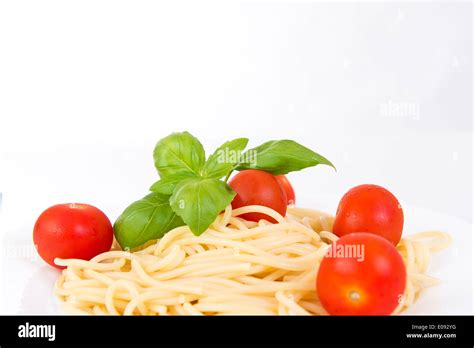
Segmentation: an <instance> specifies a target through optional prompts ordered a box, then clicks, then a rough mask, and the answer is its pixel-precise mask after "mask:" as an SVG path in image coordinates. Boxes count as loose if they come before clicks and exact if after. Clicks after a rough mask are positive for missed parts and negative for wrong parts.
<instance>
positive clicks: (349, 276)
mask: <svg viewBox="0 0 474 348" xmlns="http://www.w3.org/2000/svg"><path fill="white" fill-rule="evenodd" d="M357 248H359V250H362V251H363V253H362V254H363V261H360V259H361V258H359V257H357V256H355V257H354V256H352V257H349V256H350V254H349V251H348V250H349V249H352V250H357ZM330 250H331V251H330V252H328V253H327V254H326V255H325V257H324V258H323V260H322V262H321V264H320V267H319V270H318V275H317V279H316V289H317V293H318V297H319V299H320V301H321V304H322V305H323V307H324V308H325V309H326V310H327V312H328V313H329V314H331V315H389V314H391V313H393V311H394V310H395V308H396V307H397V305H398V303H399V301H400V300H401V299H402V296H403V294H404V291H405V286H406V268H405V265H404V263H403V259H402V257H401V256H400V254H399V253H398V251H397V249H396V248H395V247H394V246H393V244H391V243H390V242H389V241H387V240H386V239H384V238H382V237H380V236H377V235H375V234H372V233H352V234H348V235H345V236H344V237H342V238H340V239H339V240H338V241H337V242H335V243H333V245H332V246H331V249H330ZM338 250H345V251H346V254H345V255H344V256H345V257H340V256H338V254H337V253H338ZM354 254H357V253H354V252H353V255H354Z"/></svg>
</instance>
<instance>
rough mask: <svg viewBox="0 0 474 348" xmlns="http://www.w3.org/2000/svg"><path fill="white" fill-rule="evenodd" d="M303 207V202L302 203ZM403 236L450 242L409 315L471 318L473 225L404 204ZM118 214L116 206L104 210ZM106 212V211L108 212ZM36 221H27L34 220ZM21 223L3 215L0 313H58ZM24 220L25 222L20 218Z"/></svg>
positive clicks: (326, 206)
mask: <svg viewBox="0 0 474 348" xmlns="http://www.w3.org/2000/svg"><path fill="white" fill-rule="evenodd" d="M300 202H302V204H301V206H306V207H313V208H315V209H319V210H324V211H328V212H334V211H335V209H336V206H337V199H335V198H332V197H318V199H317V202H315V199H314V198H309V197H307V198H306V199H304V197H303V198H302V199H300ZM303 203H304V204H303ZM403 206H404V213H405V232H404V234H405V235H408V234H412V233H415V232H419V231H424V230H429V229H439V230H443V231H447V232H449V233H450V234H451V236H452V237H453V244H452V245H451V247H450V248H449V249H447V250H443V251H441V252H439V253H437V254H435V255H433V256H432V260H431V264H430V267H429V269H428V273H429V274H430V275H432V276H434V277H437V278H439V279H440V280H441V284H440V285H438V286H436V287H433V288H430V289H428V290H426V291H425V292H424V293H423V294H422V296H421V298H420V299H419V300H418V301H417V302H416V303H415V305H414V306H413V307H412V308H410V309H409V310H408V311H407V312H406V313H407V314H448V315H449V314H473V312H474V311H473V291H472V288H473V284H472V282H473V272H472V271H473V270H472V267H473V266H472V264H473V260H472V250H473V240H472V225H471V224H470V223H468V222H466V221H464V220H461V219H458V218H456V217H452V216H446V215H442V214H438V213H435V212H432V211H428V210H425V209H422V208H417V207H413V206H409V205H406V204H403ZM102 208H104V210H105V211H119V210H117V207H115V206H112V205H111V206H110V207H102ZM107 208H110V209H107ZM35 218H36V217H31V218H30V219H27V220H28V221H34V219H35ZM11 221H19V220H18V219H14V218H12V217H10V218H9V217H8V216H2V220H1V222H2V225H1V228H2V231H5V232H6V233H5V234H4V237H3V241H2V253H1V258H0V260H1V262H0V269H1V273H0V277H1V278H0V279H1V283H0V284H1V285H0V314H46V315H54V314H62V312H61V311H60V309H59V304H58V302H57V300H56V299H55V298H54V296H53V294H52V291H53V284H54V281H55V280H56V278H57V276H58V275H59V271H57V270H55V269H53V268H52V267H50V266H48V265H47V264H45V263H44V262H43V261H42V260H41V259H39V257H38V256H37V255H36V252H35V250H34V248H33V243H32V240H31V230H32V225H30V224H28V225H19V224H16V225H15V224H13V223H11ZM23 221H25V220H24V219H23Z"/></svg>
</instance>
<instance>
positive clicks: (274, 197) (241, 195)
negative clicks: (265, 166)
mask: <svg viewBox="0 0 474 348" xmlns="http://www.w3.org/2000/svg"><path fill="white" fill-rule="evenodd" d="M229 186H230V187H232V189H233V190H234V191H235V192H236V193H237V195H236V196H235V198H234V200H233V201H232V208H233V209H237V208H240V207H244V206H247V205H263V206H265V207H269V208H272V209H273V210H275V211H277V212H278V213H280V215H282V216H285V215H286V208H287V202H288V199H287V197H286V193H285V191H284V190H283V188H282V187H281V186H280V184H279V183H278V181H277V179H276V178H275V176H274V175H272V174H270V173H267V172H264V171H262V170H256V169H249V170H243V171H241V172H239V173H237V174H236V175H235V176H234V177H233V178H232V179H231V180H230V181H229ZM240 217H242V218H244V219H246V220H249V221H256V222H258V221H260V220H261V219H265V220H267V221H270V222H273V223H275V222H276V221H275V219H273V218H272V217H270V216H268V215H266V214H261V213H248V214H243V215H241V216H240Z"/></svg>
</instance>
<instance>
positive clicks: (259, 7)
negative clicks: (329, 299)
mask: <svg viewBox="0 0 474 348" xmlns="http://www.w3.org/2000/svg"><path fill="white" fill-rule="evenodd" d="M471 83H472V4H470V3H426V2H425V3H332V4H331V3H311V2H299V3H289V2H288V3H287V2H268V1H266V2H260V3H251V2H248V1H247V2H237V1H219V2H208V1H193V2H184V1H168V2H156V1H3V2H0V192H2V201H1V202H2V205H3V207H2V208H1V209H2V219H4V220H9V222H14V225H15V226H17V228H16V229H15V230H9V231H3V230H2V231H1V232H2V234H3V235H7V234H9V238H10V239H11V240H14V241H16V243H19V244H22V243H26V244H29V243H30V242H29V241H30V238H31V227H32V225H33V224H34V221H35V219H36V217H37V216H38V215H39V214H40V213H41V211H42V210H44V209H45V208H46V207H48V206H49V205H52V204H55V203H60V202H71V201H81V202H87V203H91V204H94V205H96V206H98V207H100V208H102V209H103V210H104V211H105V212H106V213H107V214H108V215H109V216H110V217H111V219H112V220H113V219H115V217H116V216H117V215H118V214H119V213H120V211H121V210H122V209H123V208H124V207H125V206H126V205H128V204H129V203H130V202H131V201H132V200H135V199H138V198H140V197H141V196H143V195H144V194H146V192H147V189H148V187H149V186H150V184H151V183H153V182H154V181H155V180H156V179H157V175H156V172H155V170H154V167H153V159H152V151H153V146H154V144H155V143H156V141H157V140H158V139H160V138H161V137H163V136H166V135H167V134H169V133H170V132H173V131H182V130H188V131H190V132H191V133H193V134H194V135H196V136H197V137H198V138H199V139H201V141H202V142H203V143H204V146H205V147H206V149H207V150H208V151H211V150H213V149H214V148H215V147H216V146H218V145H219V144H220V143H222V142H224V141H226V140H229V139H231V138H233V137H241V136H247V137H249V138H250V139H251V143H250V144H251V145H257V144H259V143H261V142H263V141H266V140H270V139H282V138H289V139H294V140H297V141H299V142H301V143H303V144H304V145H306V146H308V147H310V148H312V149H315V150H316V151H318V152H320V153H321V154H323V155H325V156H326V157H328V158H329V159H330V160H331V161H333V163H334V164H335V165H336V167H337V169H338V171H337V173H335V172H334V171H332V170H331V169H330V168H326V167H322V166H321V167H316V168H312V169H308V170H305V171H303V172H299V173H294V174H291V175H290V179H291V180H292V182H293V183H294V186H295V189H296V192H297V199H298V192H304V194H305V195H310V196H311V197H312V201H316V202H317V201H318V196H321V197H322V196H327V195H329V196H333V197H340V196H341V195H342V194H343V193H344V192H345V191H347V189H349V188H350V187H352V186H354V185H357V184H361V183H376V184H380V185H383V186H385V187H387V188H389V189H390V190H391V191H392V192H393V193H394V194H395V195H396V196H397V197H398V198H399V199H400V201H401V202H402V205H404V204H410V205H414V206H418V207H422V208H425V209H429V210H430V211H433V212H437V213H439V214H444V215H449V216H451V217H455V218H458V219H461V220H465V221H467V222H468V223H471V224H472V174H473V173H472V106H471V99H472V86H471ZM406 106H408V107H409V108H411V109H404V107H406ZM387 107H389V108H388V109H387ZM397 108H399V109H398V110H397ZM387 110H388V111H387ZM315 208H317V207H315ZM335 208H336V207H335V206H334V207H333V209H334V210H335ZM436 227H437V226H436V221H434V222H433V221H426V229H430V228H436ZM467 232H469V231H467ZM471 232H472V231H471ZM8 282H11V283H13V284H14V282H15V279H13V278H12V279H8ZM471 293H472V292H471Z"/></svg>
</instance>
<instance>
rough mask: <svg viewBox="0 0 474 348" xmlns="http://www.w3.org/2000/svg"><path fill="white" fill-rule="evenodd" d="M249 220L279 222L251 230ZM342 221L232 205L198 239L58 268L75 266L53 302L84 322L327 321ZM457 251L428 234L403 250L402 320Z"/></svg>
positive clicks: (183, 237) (181, 237) (187, 234)
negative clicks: (327, 260) (324, 282)
mask: <svg viewBox="0 0 474 348" xmlns="http://www.w3.org/2000/svg"><path fill="white" fill-rule="evenodd" d="M250 212H258V213H263V214H266V215H268V216H271V217H273V218H274V219H275V220H276V221H277V223H275V224H270V223H268V222H267V221H264V220H261V221H260V222H258V223H255V222H251V221H246V220H244V219H242V218H241V217H240V215H242V214H245V213H250ZM333 223H334V217H333V216H331V215H329V214H327V213H324V212H320V211H316V210H311V209H301V208H294V207H290V208H289V209H288V213H287V216H286V217H283V216H281V215H279V214H278V213H277V212H276V211H274V210H272V209H270V208H266V207H262V206H247V207H242V208H239V209H235V210H232V208H231V206H230V205H229V206H228V207H227V208H226V209H225V211H224V212H223V213H222V214H221V215H219V216H218V217H217V219H216V221H214V223H213V224H212V225H211V226H210V227H209V229H208V230H207V231H206V232H204V233H203V234H202V235H201V236H199V237H197V236H195V235H193V234H192V233H191V231H190V230H189V228H188V227H187V226H182V227H178V228H175V229H174V230H172V231H170V232H168V233H167V234H166V235H165V236H164V237H163V238H161V239H160V240H157V241H152V242H149V243H147V244H146V245H145V246H144V247H142V248H140V250H135V251H133V252H128V251H121V250H118V247H117V246H115V247H114V248H113V250H111V251H109V252H106V253H103V254H100V255H97V256H96V257H94V258H93V259H92V260H90V261H84V260H76V259H68V260H64V259H56V261H55V262H56V263H57V264H58V265H61V266H67V268H66V269H65V270H63V272H62V275H61V276H60V277H59V278H58V280H57V282H56V284H55V294H56V295H57V296H58V298H59V300H60V301H61V302H63V304H64V310H65V311H67V312H69V313H75V314H83V315H235V314H255V315H277V314H279V315H327V312H326V311H325V310H324V308H323V307H322V305H321V303H320V302H319V300H318V297H317V294H316V291H315V280H316V275H317V270H318V268H319V263H320V262H321V260H322V259H323V257H324V255H325V253H326V252H327V250H328V248H329V247H330V245H331V243H333V242H335V241H337V239H338V237H337V236H336V235H335V234H333V233H332V232H331V231H332V226H333ZM449 243H450V237H449V235H448V234H446V233H443V232H438V231H427V232H422V233H418V234H415V235H411V236H408V237H406V238H404V239H402V240H401V241H400V243H399V245H398V246H397V249H398V251H399V252H400V254H401V255H402V258H403V260H404V262H405V265H406V268H407V275H408V278H407V286H406V290H405V294H404V295H403V296H402V297H401V298H400V301H399V306H398V307H397V309H396V310H395V311H394V313H400V312H402V311H403V310H404V309H406V308H407V307H409V306H411V305H413V303H414V302H415V301H416V299H417V298H418V296H419V294H420V293H421V292H422V291H423V289H425V288H426V287H429V286H433V285H435V284H436V283H437V280H436V279H434V278H432V277H430V276H428V275H426V274H425V272H426V271H427V269H428V266H429V259H430V256H431V254H432V253H433V252H437V251H439V250H441V249H443V248H445V247H447V246H448V245H449Z"/></svg>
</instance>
